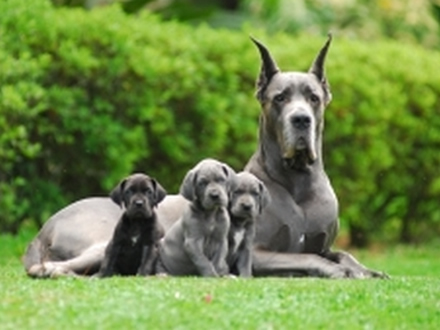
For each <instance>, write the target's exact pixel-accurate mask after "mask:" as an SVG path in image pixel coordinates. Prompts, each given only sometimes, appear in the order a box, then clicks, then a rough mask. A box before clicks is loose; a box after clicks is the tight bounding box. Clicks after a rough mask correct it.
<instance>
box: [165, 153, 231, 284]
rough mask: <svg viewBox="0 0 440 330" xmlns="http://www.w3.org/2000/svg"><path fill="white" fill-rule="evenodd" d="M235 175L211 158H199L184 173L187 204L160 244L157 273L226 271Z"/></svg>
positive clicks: (212, 273)
mask: <svg viewBox="0 0 440 330" xmlns="http://www.w3.org/2000/svg"><path fill="white" fill-rule="evenodd" d="M234 175H235V173H234V171H233V170H232V169H231V168H230V167H229V166H227V165H226V164H223V163H221V162H218V161H216V160H214V159H205V160H203V161H201V162H200V163H198V164H197V165H196V166H195V167H194V168H193V169H192V170H190V171H189V172H188V173H187V174H186V176H185V178H184V180H183V182H182V185H181V187H180V194H181V195H182V196H183V197H185V199H187V200H188V201H189V204H188V205H186V207H185V209H184V211H183V215H182V216H181V218H180V219H179V220H178V221H177V222H176V223H175V224H174V225H173V226H172V227H171V228H170V229H169V231H168V232H167V233H166V235H165V237H164V238H163V239H162V240H161V242H160V244H159V260H158V263H157V273H165V274H169V275H201V276H211V277H216V276H221V275H226V274H227V273H228V267H227V264H226V256H227V252H228V241H227V234H228V231H229V226H230V220H229V214H228V210H227V205H228V190H229V185H230V181H231V179H232V178H233V176H234Z"/></svg>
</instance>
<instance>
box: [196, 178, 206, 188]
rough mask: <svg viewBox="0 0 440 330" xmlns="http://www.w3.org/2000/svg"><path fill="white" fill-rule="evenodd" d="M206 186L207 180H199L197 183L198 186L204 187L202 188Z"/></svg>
mask: <svg viewBox="0 0 440 330" xmlns="http://www.w3.org/2000/svg"><path fill="white" fill-rule="evenodd" d="M207 184H208V181H207V180H204V179H200V180H199V182H198V185H199V186H200V187H204V186H206V185H207Z"/></svg>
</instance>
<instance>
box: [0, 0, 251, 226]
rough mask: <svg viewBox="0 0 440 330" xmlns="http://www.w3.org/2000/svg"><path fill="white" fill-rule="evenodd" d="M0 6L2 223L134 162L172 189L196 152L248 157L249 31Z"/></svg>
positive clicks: (56, 202)
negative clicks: (215, 29) (235, 32)
mask: <svg viewBox="0 0 440 330" xmlns="http://www.w3.org/2000/svg"><path fill="white" fill-rule="evenodd" d="M0 9H1V11H2V13H3V15H2V17H1V18H0V33H1V36H0V40H1V47H0V71H1V72H2V75H1V77H0V79H1V80H0V90H1V101H0V102H1V108H0V118H1V119H0V125H1V131H2V132H5V133H4V134H3V133H2V135H1V140H0V143H1V148H0V150H1V151H0V156H1V161H0V168H1V171H0V179H1V181H0V182H1V185H0V190H1V193H2V196H3V198H2V199H1V204H2V205H1V208H2V213H1V214H0V229H2V230H7V231H13V232H16V231H17V230H18V225H19V224H20V223H21V222H22V221H25V219H26V218H27V217H30V218H37V220H38V221H41V220H42V219H44V217H46V216H47V214H48V212H49V210H51V211H52V212H53V211H54V210H55V209H56V208H58V207H60V206H62V205H63V204H65V203H66V202H67V201H68V200H73V199H77V198H79V197H85V196H88V195H93V194H106V193H107V192H108V191H109V190H110V189H111V188H112V187H113V186H114V185H116V183H117V182H118V181H119V180H120V178H122V177H123V176H125V175H127V174H128V173H130V172H132V171H144V172H147V173H149V174H150V175H152V176H155V177H157V178H158V179H159V180H160V182H162V183H163V184H164V186H165V187H166V188H167V189H168V190H169V191H171V192H172V191H176V190H177V188H178V186H179V185H180V181H181V178H182V177H183V175H184V174H185V172H186V171H187V170H188V169H189V168H190V167H191V166H193V165H194V164H195V163H196V162H197V161H198V160H199V159H201V158H203V157H208V156H210V157H216V158H220V159H226V158H227V159H228V161H229V162H230V163H231V165H232V166H234V167H237V168H239V167H241V166H242V164H243V163H244V162H245V160H246V159H247V158H248V157H249V156H250V155H251V153H252V150H253V148H254V145H255V134H256V121H257V116H258V110H257V107H256V104H255V103H254V102H253V96H252V94H253V93H252V86H253V81H254V78H253V72H255V71H256V70H255V68H256V67H258V64H257V63H255V61H253V60H251V59H250V57H249V55H255V54H254V53H252V52H250V51H249V50H250V49H251V48H250V47H249V45H250V42H249V41H248V39H247V38H248V37H247V35H244V34H242V35H239V34H231V33H225V32H221V31H219V32H216V31H213V30H211V29H209V28H206V27H203V26H202V27H199V28H197V29H193V28H189V27H185V26H184V25H181V24H177V23H167V24H163V23H161V22H159V21H158V20H157V19H156V18H155V17H152V16H151V15H148V14H147V13H144V14H143V15H140V16H138V17H129V16H126V15H125V14H124V13H123V12H122V11H121V10H120V9H118V8H117V7H107V8H106V9H104V10H100V11H93V12H85V11H83V10H75V9H54V8H52V7H51V6H50V5H49V4H48V3H47V2H45V1H35V2H32V3H28V2H27V1H19V2H15V3H14V4H12V3H10V2H2V3H1V4H0ZM231 49H233V50H234V52H231ZM244 53H246V54H248V55H245V56H237V54H244ZM242 72H246V74H242ZM249 104H251V105H252V104H254V106H253V107H252V106H249ZM235 109H238V111H236V110H235ZM236 141H243V142H247V141H251V143H247V144H237V143H236ZM17 205H19V207H17ZM10 224H11V225H10ZM12 224H14V226H12Z"/></svg>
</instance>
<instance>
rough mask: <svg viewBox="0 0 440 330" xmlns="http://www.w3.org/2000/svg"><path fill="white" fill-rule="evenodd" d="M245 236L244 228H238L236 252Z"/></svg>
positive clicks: (235, 240) (235, 234)
mask: <svg viewBox="0 0 440 330" xmlns="http://www.w3.org/2000/svg"><path fill="white" fill-rule="evenodd" d="M243 238H244V229H240V230H237V231H236V232H235V233H234V252H235V251H237V249H238V247H239V246H240V244H241V242H243Z"/></svg>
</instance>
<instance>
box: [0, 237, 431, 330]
mask: <svg viewBox="0 0 440 330" xmlns="http://www.w3.org/2000/svg"><path fill="white" fill-rule="evenodd" d="M29 240H30V236H29V237H26V236H25V237H20V238H12V237H8V236H0V253H1V259H0V292H1V293H2V299H1V302H0V329H3V330H5V329H26V330H27V329H74V328H75V329H438V328H439V327H440V262H439V253H438V251H439V248H440V244H433V245H430V246H428V247H392V248H389V249H384V250H383V251H375V252H371V251H370V252H368V251H355V252H354V254H355V255H356V256H357V257H358V258H359V259H360V260H362V261H363V262H364V263H365V264H367V265H369V266H370V267H372V268H376V269H380V270H383V271H386V272H387V273H389V274H390V275H391V276H392V279H391V280H325V279H312V278H308V279H283V278H259V279H249V280H242V279H202V278H155V277H151V278H135V277H131V278H128V277H126V278H118V277H114V278H110V279H105V280H96V279H94V280H91V279H72V278H61V279H57V280H32V279H30V278H27V277H26V275H25V273H24V271H23V268H22V266H21V263H20V255H21V254H22V252H23V249H24V247H25V245H26V243H27V242H28V241H29Z"/></svg>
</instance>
